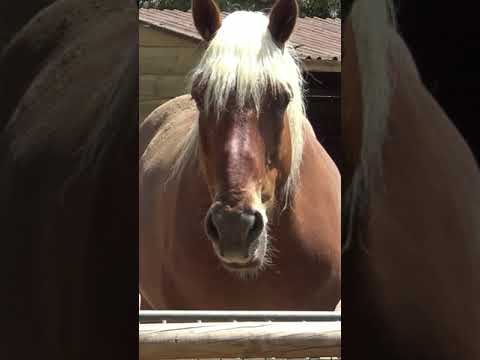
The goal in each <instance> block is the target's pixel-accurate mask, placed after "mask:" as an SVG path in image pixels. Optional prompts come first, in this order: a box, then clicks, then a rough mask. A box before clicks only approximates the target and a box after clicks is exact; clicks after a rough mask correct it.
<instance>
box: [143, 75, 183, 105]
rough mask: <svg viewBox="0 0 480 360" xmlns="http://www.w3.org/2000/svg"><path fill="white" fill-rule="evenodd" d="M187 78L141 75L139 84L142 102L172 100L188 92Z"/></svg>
mask: <svg viewBox="0 0 480 360" xmlns="http://www.w3.org/2000/svg"><path fill="white" fill-rule="evenodd" d="M187 85H188V83H187V79H186V78H185V76H178V75H172V76H155V75H141V76H140V82H139V97H140V101H147V100H155V99H163V98H172V97H175V96H179V95H183V94H186V93H187V92H188V88H187Z"/></svg>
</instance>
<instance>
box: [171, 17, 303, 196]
mask: <svg viewBox="0 0 480 360" xmlns="http://www.w3.org/2000/svg"><path fill="white" fill-rule="evenodd" d="M268 23H269V18H268V17H267V16H266V15H264V14H263V13H260V12H249V11H237V12H234V13H232V14H230V15H228V16H227V17H226V18H225V19H224V20H223V22H222V26H221V27H220V29H219V30H218V32H217V34H216V35H215V37H214V38H213V39H212V40H211V42H210V43H209V45H208V47H207V49H206V50H205V53H204V54H203V57H202V59H201V60H200V62H199V64H198V65H197V66H196V67H195V68H194V69H193V70H192V72H191V76H190V86H191V87H193V86H201V87H203V89H204V94H203V96H204V98H203V109H201V110H202V111H203V112H204V113H205V115H206V116H209V117H210V118H214V119H218V118H219V114H221V113H222V112H223V111H224V110H225V108H226V105H227V101H228V100H229V98H230V97H231V96H233V95H234V96H235V100H236V105H237V106H238V107H239V108H241V107H242V106H244V105H245V104H247V103H248V102H250V103H252V104H253V106H254V107H255V109H256V111H257V114H258V113H259V111H260V107H261V102H262V99H263V98H264V96H265V95H266V94H267V93H266V92H267V90H271V91H273V92H274V93H275V92H276V91H278V90H279V89H280V88H282V89H284V90H286V91H289V92H290V95H291V102H290V104H289V106H288V108H287V118H288V123H289V130H290V133H291V139H292V140H291V141H292V144H291V145H292V163H291V171H290V174H289V176H288V179H287V180H286V184H285V186H284V189H283V192H284V194H285V199H288V197H289V195H290V194H291V192H292V190H293V189H294V187H295V185H296V183H297V179H298V175H299V170H300V164H301V161H302V155H303V144H304V121H305V103H304V79H303V77H302V71H301V68H300V65H299V59H298V58H297V56H296V53H295V51H294V49H293V47H292V46H291V45H290V44H289V43H287V44H285V46H284V48H283V49H282V48H280V47H278V46H277V45H276V44H275V43H274V41H273V39H272V36H271V34H270V32H269V30H268ZM197 147H198V124H194V125H193V127H192V129H191V130H190V133H189V135H188V139H185V140H184V144H183V145H181V148H182V150H181V151H180V156H179V157H178V160H177V162H176V163H175V165H174V171H173V176H175V175H178V174H179V173H180V172H181V169H182V168H184V166H185V161H188V159H191V158H192V156H191V155H192V154H193V153H194V152H196V153H197V154H198V149H196V148H197Z"/></svg>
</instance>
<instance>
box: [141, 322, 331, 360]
mask: <svg viewBox="0 0 480 360" xmlns="http://www.w3.org/2000/svg"><path fill="white" fill-rule="evenodd" d="M139 336H140V349H139V351H140V359H141V360H158V359H186V358H238V357H241V358H248V357H249V358H261V357H277V358H303V357H325V356H331V357H338V356H340V348H341V322H340V321H331V322H326V321H315V322H301V321H300V322H228V323H227V322H223V323H219V322H216V323H200V322H197V323H164V324H139Z"/></svg>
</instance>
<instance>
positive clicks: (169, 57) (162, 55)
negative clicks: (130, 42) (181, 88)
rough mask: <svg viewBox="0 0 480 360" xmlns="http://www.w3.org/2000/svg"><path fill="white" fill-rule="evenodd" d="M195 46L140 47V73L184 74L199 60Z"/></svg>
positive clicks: (199, 54)
mask: <svg viewBox="0 0 480 360" xmlns="http://www.w3.org/2000/svg"><path fill="white" fill-rule="evenodd" d="M202 53H203V49H201V48H197V47H176V48H164V47H140V48H139V62H140V75H145V74H153V75H184V76H185V75H186V74H187V73H188V72H189V71H191V70H192V69H193V67H194V66H195V65H196V64H197V63H198V62H199V61H200V58H201V56H202Z"/></svg>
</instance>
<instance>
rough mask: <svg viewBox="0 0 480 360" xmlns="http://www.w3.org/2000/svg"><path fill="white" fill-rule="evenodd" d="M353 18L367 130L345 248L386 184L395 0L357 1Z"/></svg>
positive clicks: (349, 201)
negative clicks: (371, 196) (371, 194)
mask: <svg viewBox="0 0 480 360" xmlns="http://www.w3.org/2000/svg"><path fill="white" fill-rule="evenodd" d="M349 17H350V19H351V21H352V29H353V34H354V37H355V45H356V52H357V58H358V68H359V72H360V81H361V93H362V94H361V101H362V109H363V113H362V122H363V129H362V148H361V153H360V162H359V164H358V165H357V168H356V170H355V172H354V175H353V179H352V182H351V185H350V187H349V189H348V191H347V192H346V194H345V195H344V197H345V199H344V209H343V212H344V219H342V223H343V222H344V220H345V224H344V228H343V231H342V232H344V234H343V235H344V236H345V239H346V240H345V244H344V250H346V249H347V248H348V247H349V245H350V243H351V240H352V239H351V237H352V234H351V233H352V231H353V229H352V227H353V221H354V219H355V218H356V216H357V215H358V212H359V211H360V210H361V209H365V207H366V205H367V204H366V202H367V201H368V194H369V189H373V188H376V189H378V188H379V187H382V186H383V182H382V181H381V179H382V167H383V165H382V160H383V156H382V155H383V144H384V141H385V138H386V136H387V121H388V116H389V112H390V100H391V95H392V89H393V85H394V84H393V83H392V80H391V77H390V70H389V58H388V47H389V41H390V40H389V39H390V35H389V33H390V29H392V28H393V29H395V27H396V24H395V13H394V7H393V3H392V1H391V0H356V1H354V3H353V6H352V10H351V13H350V16H349Z"/></svg>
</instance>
